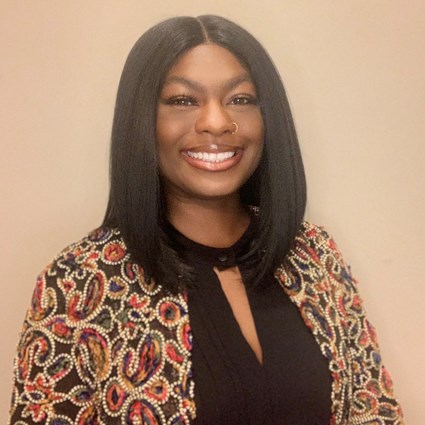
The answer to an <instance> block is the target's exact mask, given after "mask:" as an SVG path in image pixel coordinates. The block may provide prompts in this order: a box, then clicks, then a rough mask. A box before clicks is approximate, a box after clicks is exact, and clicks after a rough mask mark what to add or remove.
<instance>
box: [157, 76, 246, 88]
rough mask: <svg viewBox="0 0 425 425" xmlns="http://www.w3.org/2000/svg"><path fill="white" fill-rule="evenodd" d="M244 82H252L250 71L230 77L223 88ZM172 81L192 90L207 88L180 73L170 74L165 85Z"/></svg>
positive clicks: (233, 86)
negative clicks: (179, 74) (181, 75)
mask: <svg viewBox="0 0 425 425" xmlns="http://www.w3.org/2000/svg"><path fill="white" fill-rule="evenodd" d="M244 82H249V83H252V82H253V81H252V78H251V77H250V76H249V74H248V73H244V74H241V75H238V76H236V77H233V78H230V79H229V80H227V81H225V82H224V83H223V84H222V88H223V89H225V90H231V89H233V88H235V87H237V86H238V85H239V84H242V83H244ZM172 83H180V84H183V85H185V86H187V87H189V88H191V89H192V90H195V91H204V90H205V88H204V86H203V85H202V84H199V83H197V82H196V81H193V80H190V79H189V78H185V77H180V76H178V75H171V76H169V77H168V78H167V79H166V80H165V83H164V86H165V85H168V84H172Z"/></svg>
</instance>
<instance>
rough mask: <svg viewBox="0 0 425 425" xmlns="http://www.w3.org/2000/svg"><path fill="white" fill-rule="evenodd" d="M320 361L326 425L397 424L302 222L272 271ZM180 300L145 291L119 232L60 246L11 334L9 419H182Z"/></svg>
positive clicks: (369, 346)
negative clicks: (328, 403)
mask: <svg viewBox="0 0 425 425" xmlns="http://www.w3.org/2000/svg"><path fill="white" fill-rule="evenodd" d="M275 275H276V279H277V284H280V285H281V287H282V290H284V291H286V293H287V294H288V295H289V297H290V298H291V300H292V301H293V302H294V303H295V304H296V305H297V307H298V308H299V311H300V313H301V315H302V317H303V319H304V321H305V323H306V325H307V326H308V327H309V328H310V329H311V331H312V333H313V334H314V337H315V339H316V341H317V343H318V344H319V346H320V348H321V351H322V353H323V355H324V356H325V357H326V358H327V360H328V361H329V369H330V372H331V375H332V380H333V383H332V420H331V424H334V425H337V424H338V425H354V424H362V425H366V424H368V425H372V424H373V425H384V424H391V425H401V424H402V423H403V419H402V413H401V409H400V407H399V405H398V403H397V401H396V399H395V398H394V394H393V390H392V382H391V379H390V377H389V375H388V372H387V371H386V369H385V367H384V366H383V365H382V362H381V356H380V354H379V349H378V345H377V341H376V334H375V331H374V329H373V327H372V326H371V325H370V323H369V322H368V320H367V319H366V317H365V314H364V310H363V307H362V302H361V299H360V297H359V295H358V293H357V289H356V282H355V280H354V279H353V278H352V276H351V273H350V269H349V267H348V266H347V265H346V264H345V263H344V261H343V259H342V257H341V255H340V253H339V252H338V249H337V247H336V245H335V243H334V241H333V240H332V238H331V237H330V236H329V235H328V234H327V233H326V232H325V231H324V230H323V229H322V228H319V227H317V226H314V225H312V224H309V223H306V222H305V223H303V225H302V227H301V229H300V231H299V233H298V235H297V237H296V239H295V244H294V246H293V248H292V250H291V251H290V252H289V254H288V255H287V256H286V259H285V261H284V263H283V264H282V266H281V267H280V268H279V269H278V270H276V273H275ZM194 391H196V387H195V385H194V380H193V376H192V374H191V328H190V321H189V314H188V306H187V299H186V296H185V294H184V293H183V294H180V295H178V296H172V295H167V294H165V293H164V291H163V290H162V289H161V286H160V285H155V284H151V285H148V284H146V282H145V280H144V276H143V270H142V269H141V268H140V267H139V266H138V265H137V264H135V263H134V262H132V260H131V257H130V254H129V253H128V252H127V250H126V246H125V244H124V242H123V240H122V238H121V236H120V233H119V231H118V230H114V229H107V228H100V229H97V230H96V231H94V232H92V233H91V234H89V235H88V236H87V237H86V238H84V239H82V240H81V241H79V242H77V243H75V244H73V245H71V246H69V247H68V248H66V249H65V250H64V251H63V252H62V253H61V254H59V255H58V256H57V257H56V258H55V260H54V261H53V262H52V263H51V264H50V265H49V266H48V267H47V268H46V269H45V271H44V272H43V273H42V274H41V275H40V276H39V278H38V280H37V284H36V288H35V291H34V295H33V298H32V302H31V306H30V308H29V310H28V313H27V316H26V320H25V323H24V326H23V329H22V332H21V338H20V342H19V345H18V354H17V357H16V360H15V369H14V390H13V398H12V406H11V411H10V419H9V422H10V424H14V425H22V424H29V423H43V424H49V425H70V424H81V425H82V424H105V425H106V424H108V425H109V424H123V423H125V424H150V425H154V424H167V425H171V424H173V425H177V424H190V423H192V421H193V418H194V417H195V415H196V406H195V402H194Z"/></svg>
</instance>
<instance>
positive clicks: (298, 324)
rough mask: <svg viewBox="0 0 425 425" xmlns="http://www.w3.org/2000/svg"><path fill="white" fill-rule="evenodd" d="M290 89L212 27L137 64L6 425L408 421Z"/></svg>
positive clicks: (182, 32) (157, 48)
mask: <svg viewBox="0 0 425 425" xmlns="http://www.w3.org/2000/svg"><path fill="white" fill-rule="evenodd" d="M305 192H306V191H305V178H304V172H303V165H302V160H301V156H300V151H299V147H298V142H297V138H296V134H295V130H294V126H293V122H292V118H291V113H290V110H289V106H288V102H287V99H286V96H285V92H284V89H283V86H282V83H281V81H280V78H279V75H278V73H277V71H276V69H275V68H274V66H273V64H272V62H271V60H270V58H269V57H268V55H267V53H266V52H265V51H264V49H263V48H262V47H261V46H260V44H259V43H258V42H257V41H256V40H255V39H254V38H253V37H252V36H251V35H250V34H248V33H247V32H246V31H245V30H243V29H241V28H240V27H239V26H237V25H235V24H234V23H232V22H229V21H227V20H225V19H223V18H220V17H216V16H201V17H199V18H188V17H182V18H174V19H170V20H167V21H165V22H162V23H160V24H158V25H156V26H155V27H153V28H151V29H150V30H149V31H147V32H146V33H145V34H144V35H143V36H142V37H141V38H140V39H139V40H138V42H137V43H136V45H135V46H134V48H133V49H132V51H131V53H130V55H129V57H128V59H127V62H126V65H125V68H124V71H123V74H122V77H121V82H120V86H119V90H118V96H117V102H116V107H115V116H114V125H113V131H112V153H111V192H110V199H109V205H108V209H107V213H106V217H105V220H104V223H103V225H102V227H100V228H99V229H97V230H95V231H94V232H92V233H91V234H90V235H88V236H87V237H85V238H84V239H82V240H81V241H79V242H77V243H75V244H73V245H71V246H70V247H68V248H66V249H65V250H64V251H63V252H62V253H61V254H59V255H58V256H57V257H56V259H55V260H54V261H53V262H52V263H51V264H50V265H49V266H48V267H47V268H46V270H45V271H44V272H43V273H42V274H41V276H40V277H39V278H38V280H37V285H36V289H35V292H34V296H33V300H32V304H31V307H30V309H29V312H28V315H27V318H26V321H25V324H24V327H23V331H22V335H21V341H20V344H19V347H18V356H17V359H16V368H15V388H14V393H13V401H12V408H11V420H10V423H12V424H22V423H40V422H42V423H49V424H55V425H59V424H74V423H75V424H77V423H78V424H80V423H81V424H98V423H99V424H100V423H103V424H112V423H117V424H119V423H127V424H156V423H158V424H187V423H196V424H217V423H225V424H251V423H255V424H297V425H300V424H309V425H312V424H329V423H332V424H372V423H373V424H401V423H402V417H401V411H400V408H399V406H398V403H397V401H396V400H395V398H394V395H393V392H392V384H391V380H390V378H389V375H388V373H387V372H386V370H385V368H384V367H383V365H382V363H381V359H380V355H379V350H378V346H377V343H376V336H375V333H374V330H373V328H372V326H371V325H370V324H369V322H368V321H367V319H366V318H365V315H364V312H363V308H362V305H361V301H360V298H359V296H358V294H357V290H356V283H355V281H354V280H353V278H352V277H351V274H350V270H349V267H348V266H347V265H346V264H345V263H344V261H343V260H342V258H341V256H340V254H339V252H338V250H337V248H336V246H335V244H334V242H333V240H332V239H331V238H330V237H329V235H328V234H327V233H326V232H325V231H324V230H323V229H321V228H318V227H316V226H314V225H312V224H309V223H306V222H303V221H302V220H303V215H304V209H305V202H306V194H305Z"/></svg>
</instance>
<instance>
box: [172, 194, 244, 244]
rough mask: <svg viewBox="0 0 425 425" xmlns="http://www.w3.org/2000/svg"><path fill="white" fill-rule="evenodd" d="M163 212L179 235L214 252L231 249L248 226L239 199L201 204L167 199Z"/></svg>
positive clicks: (207, 201)
mask: <svg viewBox="0 0 425 425" xmlns="http://www.w3.org/2000/svg"><path fill="white" fill-rule="evenodd" d="M167 208H168V220H169V221H170V223H171V224H172V225H173V226H174V227H175V228H176V229H177V230H178V231H179V232H180V233H182V234H183V235H185V236H186V237H187V238H189V239H191V240H193V241H195V242H197V243H200V244H202V245H206V246H211V247H215V248H225V247H229V246H231V245H233V244H234V243H235V242H236V241H237V240H239V238H240V237H241V236H242V234H243V233H244V232H245V230H246V229H247V227H248V225H249V222H250V217H249V214H248V212H247V211H246V209H245V208H244V207H243V205H242V204H241V202H240V199H239V196H233V197H231V198H225V199H220V200H216V199H215V200H204V201H202V202H200V201H193V200H184V199H178V198H177V197H175V196H168V197H167Z"/></svg>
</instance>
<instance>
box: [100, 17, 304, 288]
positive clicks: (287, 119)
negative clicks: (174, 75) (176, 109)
mask: <svg viewBox="0 0 425 425" xmlns="http://www.w3.org/2000/svg"><path fill="white" fill-rule="evenodd" d="M204 43H213V44H217V45H219V46H221V47H224V48H225V49H227V50H229V51H230V52H231V53H233V54H234V55H235V56H236V57H237V58H238V60H239V61H240V62H241V64H242V65H243V66H244V67H245V68H246V69H247V70H248V72H249V73H250V75H251V78H252V79H253V82H254V85H255V87H256V91H257V96H258V99H259V103H260V107H261V113H262V117H263V121H264V128H265V134H264V149H263V155H262V159H261V161H260V164H259V166H258V168H257V170H256V171H255V172H254V174H253V175H252V176H251V177H250V178H249V180H248V181H247V182H246V183H245V184H244V185H243V187H242V188H241V192H240V193H241V200H242V203H243V204H245V205H247V206H254V207H259V216H258V232H257V237H256V239H255V243H254V244H252V249H251V251H250V252H249V253H248V257H249V258H251V259H254V258H258V256H259V253H260V252H261V259H262V261H261V263H260V264H258V263H253V264H256V265H255V266H254V268H253V270H252V273H251V276H250V277H249V281H250V282H249V283H251V284H254V283H255V282H260V281H261V279H262V277H264V275H265V274H266V273H267V272H269V271H272V270H274V268H276V267H277V266H278V265H280V264H281V262H282V261H283V258H284V256H285V255H286V254H287V252H288V250H289V249H290V247H291V245H292V243H293V240H294V238H295V235H296V233H297V231H298V229H299V227H300V225H301V222H302V220H303V216H304V211H305V205H306V183H305V175H304V168H303V163H302V159H301V153H300V149H299V145H298V140H297V136H296V132H295V127H294V123H293V119H292V115H291V111H290V108H289V104H288V100H287V97H286V94H285V90H284V87H283V84H282V81H281V79H280V76H279V73H278V72H277V70H276V68H275V66H274V64H273V62H272V60H271V59H270V57H269V56H268V54H267V52H266V51H265V50H264V48H263V47H262V46H261V44H260V43H259V42H258V41H257V40H256V39H255V38H254V37H253V36H252V35H251V34H249V33H248V32H247V31H246V30H244V29H243V28H241V27H240V26H238V25H237V24H235V23H233V22H231V21H229V20H227V19H225V18H222V17H218V16H213V15H205V16H200V17H198V18H191V17H177V18H171V19H168V20H166V21H164V22H161V23H159V24H157V25H155V26H154V27H152V28H151V29H149V30H148V31H147V32H146V33H144V34H143V35H142V36H141V37H140V38H139V40H138V41H137V42H136V44H135V45H134V47H133V48H132V50H131V51H130V54H129V56H128V58H127V61H126V63H125V66H124V69H123V72H122V75H121V80H120V83H119V88H118V94H117V100H116V104H115V111H114V120H113V127H112V144H111V157H110V182H111V187H110V195H109V202H108V207H107V210H106V214H105V218H104V222H103V224H104V225H105V226H110V227H118V228H119V229H120V231H121V234H122V236H123V238H124V241H125V242H126V244H127V246H128V249H129V251H130V253H131V254H132V256H133V258H134V259H135V261H137V262H138V263H139V264H140V265H141V266H142V267H143V269H144V271H145V275H146V276H147V277H148V278H153V279H154V280H155V281H156V282H158V283H160V284H161V285H162V286H163V287H164V289H166V290H169V291H170V292H177V291H179V290H181V288H182V286H184V285H186V284H188V283H190V281H191V273H190V267H188V266H187V265H185V264H183V263H182V261H181V259H180V258H179V255H178V253H177V252H176V251H175V250H174V249H173V247H172V243H171V241H170V240H169V237H168V235H167V233H166V232H165V231H164V229H165V224H166V220H167V217H166V215H167V205H166V202H165V196H164V194H163V188H162V185H161V182H160V178H159V173H158V169H157V165H156V164H157V163H158V162H157V153H156V134H155V133H156V109H157V103H158V98H159V95H160V92H161V89H162V85H163V82H164V79H165V77H166V75H167V73H168V71H169V70H170V68H171V67H172V66H173V64H175V62H176V61H177V60H178V59H179V58H180V57H181V56H182V55H183V54H184V53H185V52H187V51H188V50H190V49H191V48H193V47H196V46H198V45H200V44H204ZM153 164H155V165H153Z"/></svg>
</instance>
